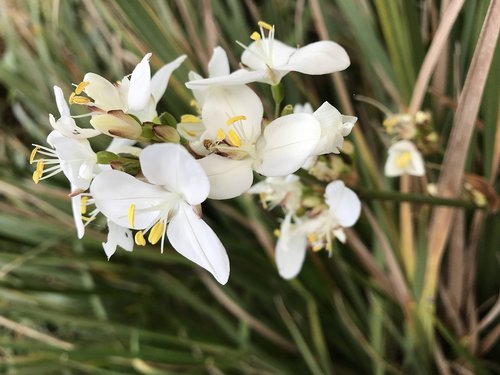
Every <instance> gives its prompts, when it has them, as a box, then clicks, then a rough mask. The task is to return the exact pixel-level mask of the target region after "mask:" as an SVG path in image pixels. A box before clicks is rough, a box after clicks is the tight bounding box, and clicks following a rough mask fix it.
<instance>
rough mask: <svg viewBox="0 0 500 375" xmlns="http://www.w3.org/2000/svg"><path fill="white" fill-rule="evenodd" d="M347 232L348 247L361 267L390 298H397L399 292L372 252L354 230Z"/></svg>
mask: <svg viewBox="0 0 500 375" xmlns="http://www.w3.org/2000/svg"><path fill="white" fill-rule="evenodd" d="M345 232H346V235H347V245H349V246H350V248H351V249H352V251H353V252H354V254H356V256H357V257H358V260H359V262H360V263H361V265H362V266H363V267H364V268H365V269H366V271H368V273H369V274H370V275H371V276H372V277H373V278H374V279H375V281H377V283H378V285H379V286H380V288H381V289H382V290H383V291H384V292H385V293H387V294H388V295H389V296H392V297H394V298H397V292H396V291H395V289H394V287H393V285H392V283H391V281H390V280H389V278H388V277H387V275H386V274H385V273H384V272H383V271H382V269H381V268H380V266H379V265H378V264H377V262H376V261H375V259H374V258H373V256H372V254H371V253H370V250H368V248H367V247H366V246H365V244H364V243H363V242H362V241H361V240H360V239H359V237H358V235H357V234H356V232H354V231H353V230H352V229H346V230H345Z"/></svg>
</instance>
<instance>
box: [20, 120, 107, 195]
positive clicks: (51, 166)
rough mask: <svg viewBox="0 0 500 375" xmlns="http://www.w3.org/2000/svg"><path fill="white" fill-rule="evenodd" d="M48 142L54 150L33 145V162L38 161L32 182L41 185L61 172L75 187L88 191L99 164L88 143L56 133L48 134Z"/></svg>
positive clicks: (31, 161) (84, 140)
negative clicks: (41, 181)
mask: <svg viewBox="0 0 500 375" xmlns="http://www.w3.org/2000/svg"><path fill="white" fill-rule="evenodd" d="M47 143H48V144H49V145H51V146H52V148H49V147H45V146H40V145H34V146H35V148H34V149H33V152H32V153H31V157H30V163H35V162H36V169H35V172H33V181H35V183H38V181H40V180H44V179H46V178H49V177H52V176H54V175H55V174H57V173H59V172H61V171H62V172H63V173H64V175H65V176H66V178H67V179H68V180H69V181H70V183H71V185H72V186H75V187H76V188H78V189H81V190H86V189H87V188H88V187H89V185H90V181H91V180H92V177H93V170H94V167H95V165H96V163H97V156H96V154H95V153H94V151H93V150H92V148H91V147H90V143H89V141H87V140H86V139H76V138H68V137H65V136H64V135H62V134H61V133H59V131H57V130H54V131H52V132H51V133H50V134H49V135H48V137H47ZM46 167H47V168H46Z"/></svg>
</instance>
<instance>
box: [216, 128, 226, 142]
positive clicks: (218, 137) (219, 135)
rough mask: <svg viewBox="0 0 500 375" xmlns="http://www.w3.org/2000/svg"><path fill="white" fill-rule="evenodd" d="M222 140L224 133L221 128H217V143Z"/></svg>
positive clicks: (224, 136)
mask: <svg viewBox="0 0 500 375" xmlns="http://www.w3.org/2000/svg"><path fill="white" fill-rule="evenodd" d="M224 138H226V133H224V130H222V129H221V128H219V129H218V130H217V140H218V141H222V140H223V139H224Z"/></svg>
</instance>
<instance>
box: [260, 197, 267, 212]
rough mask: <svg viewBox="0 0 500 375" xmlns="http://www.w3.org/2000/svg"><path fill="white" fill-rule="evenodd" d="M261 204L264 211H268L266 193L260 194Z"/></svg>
mask: <svg viewBox="0 0 500 375" xmlns="http://www.w3.org/2000/svg"><path fill="white" fill-rule="evenodd" d="M259 196H260V203H261V204H262V208H264V210H267V194H266V193H260V194H259Z"/></svg>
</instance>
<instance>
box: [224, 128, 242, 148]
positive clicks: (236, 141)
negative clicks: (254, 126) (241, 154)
mask: <svg viewBox="0 0 500 375" xmlns="http://www.w3.org/2000/svg"><path fill="white" fill-rule="evenodd" d="M227 135H228V136H229V140H230V141H231V143H232V144H233V145H234V146H236V147H240V146H241V138H240V137H239V136H238V134H236V132H235V131H234V130H233V129H230V130H229V131H228V132H227Z"/></svg>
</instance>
